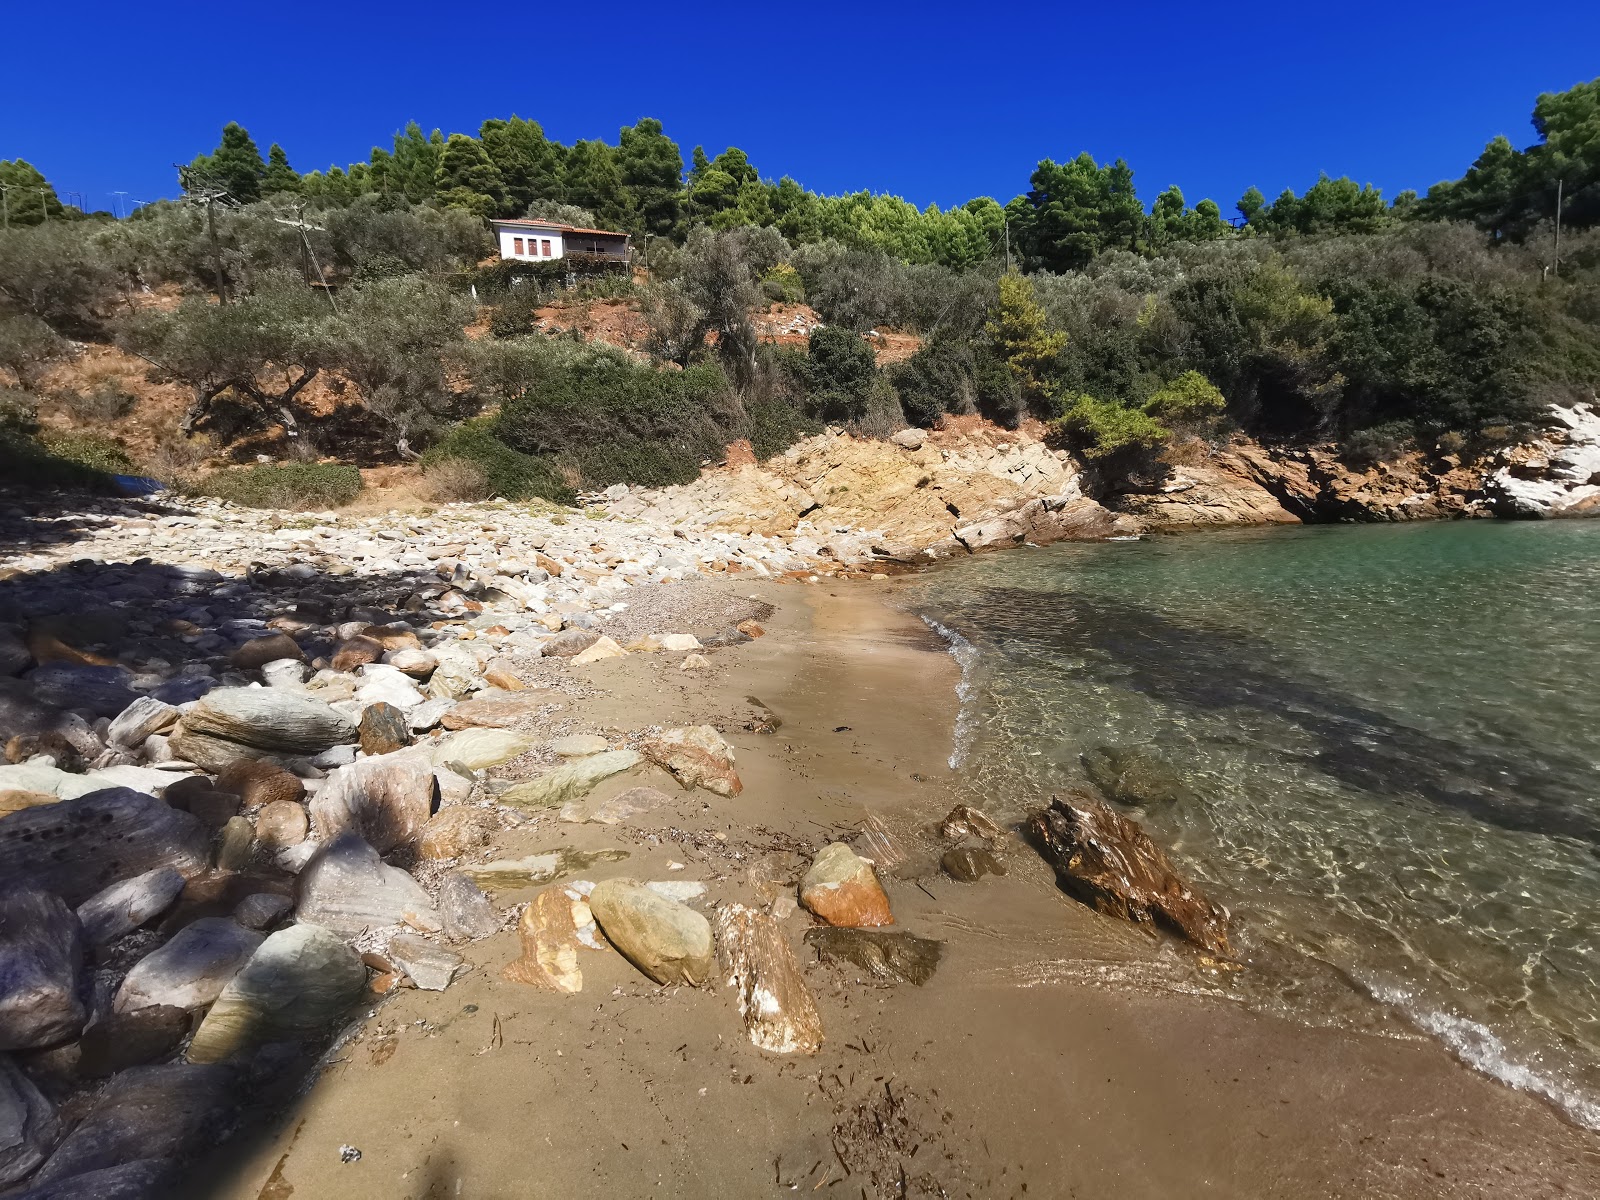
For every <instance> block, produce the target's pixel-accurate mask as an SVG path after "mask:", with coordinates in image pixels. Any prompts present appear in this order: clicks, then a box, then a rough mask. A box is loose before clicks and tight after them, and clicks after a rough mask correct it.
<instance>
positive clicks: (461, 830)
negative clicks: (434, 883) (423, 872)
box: [417, 804, 498, 861]
mask: <svg viewBox="0 0 1600 1200" xmlns="http://www.w3.org/2000/svg"><path fill="white" fill-rule="evenodd" d="M497 826H498V822H497V821H496V820H495V816H494V813H492V812H490V811H489V810H488V809H484V808H473V807H471V806H469V805H464V804H463V805H457V806H456V807H454V808H441V809H440V810H439V811H438V812H436V813H434V814H433V816H431V817H429V818H428V822H427V824H425V825H424V826H423V827H422V830H421V832H420V833H419V834H418V835H417V857H418V858H420V859H423V860H425V861H438V860H441V859H447V858H461V857H462V856H463V855H466V854H470V853H472V852H473V851H474V850H477V849H479V848H480V847H482V846H484V845H486V844H488V841H489V836H490V835H491V834H492V833H493V832H494V830H495V829H496V828H497Z"/></svg>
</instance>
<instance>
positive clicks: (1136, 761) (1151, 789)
mask: <svg viewBox="0 0 1600 1200" xmlns="http://www.w3.org/2000/svg"><path fill="white" fill-rule="evenodd" d="M1079 757H1080V761H1081V762H1082V763H1083V769H1084V771H1086V772H1087V773H1088V776H1089V781H1090V782H1091V783H1093V784H1094V786H1095V787H1096V788H1098V789H1099V790H1100V794H1101V795H1102V796H1104V797H1105V798H1106V799H1107V800H1111V801H1114V802H1116V803H1117V804H1125V805H1128V806H1129V807H1131V808H1140V807H1145V808H1148V807H1150V806H1153V805H1160V804H1178V803H1180V802H1182V801H1186V800H1192V799H1194V792H1193V791H1191V790H1190V788H1189V785H1188V784H1186V783H1184V782H1183V780H1182V778H1181V777H1180V776H1179V775H1178V773H1177V772H1176V771H1175V770H1173V769H1172V767H1170V766H1169V765H1168V764H1167V763H1166V762H1165V761H1163V759H1162V758H1161V756H1160V755H1159V754H1157V753H1156V752H1155V751H1153V750H1151V749H1149V748H1148V747H1145V746H1099V747H1097V748H1095V749H1093V750H1089V751H1086V752H1085V753H1083V754H1082V755H1080V756H1079Z"/></svg>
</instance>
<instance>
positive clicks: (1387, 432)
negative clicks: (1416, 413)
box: [1339, 421, 1465, 469]
mask: <svg viewBox="0 0 1600 1200" xmlns="http://www.w3.org/2000/svg"><path fill="white" fill-rule="evenodd" d="M1415 440H1416V428H1415V427H1414V426H1413V425H1412V424H1411V422H1410V421H1386V422H1384V423H1383V424H1382V425H1374V426H1371V427H1370V428H1368V429H1357V430H1354V431H1353V432H1351V433H1350V434H1349V435H1348V436H1346V437H1345V439H1344V441H1342V442H1341V443H1340V444H1339V457H1340V458H1341V459H1343V460H1344V461H1345V462H1346V463H1348V464H1349V465H1350V466H1352V467H1359V468H1362V469H1366V468H1369V467H1375V466H1377V465H1378V464H1379V463H1381V462H1389V461H1391V460H1393V459H1396V458H1399V457H1400V455H1401V454H1403V453H1404V452H1405V451H1406V450H1407V449H1408V448H1410V447H1411V446H1412V445H1413V444H1414V442H1415ZM1455 441H1456V444H1457V445H1458V447H1459V445H1460V444H1462V443H1464V442H1465V439H1464V438H1461V437H1460V436H1459V435H1456V437H1455Z"/></svg>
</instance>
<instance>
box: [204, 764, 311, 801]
mask: <svg viewBox="0 0 1600 1200" xmlns="http://www.w3.org/2000/svg"><path fill="white" fill-rule="evenodd" d="M216 786H217V789H218V790H219V791H224V792H232V793H233V794H234V795H236V796H238V797H239V799H240V800H241V801H243V803H244V807H246V808H261V807H263V806H265V805H268V804H278V803H284V802H288V803H294V804H298V803H299V802H300V801H302V800H304V799H305V798H306V785H305V784H303V783H301V782H300V779H299V777H298V776H297V775H295V774H294V773H293V772H292V771H290V770H288V769H287V768H285V767H280V766H279V765H278V764H277V763H273V762H267V761H266V760H264V759H257V758H241V759H236V760H235V761H233V762H231V763H229V764H228V765H227V766H226V767H225V768H223V770H222V773H221V774H219V775H218V776H217V784H216Z"/></svg>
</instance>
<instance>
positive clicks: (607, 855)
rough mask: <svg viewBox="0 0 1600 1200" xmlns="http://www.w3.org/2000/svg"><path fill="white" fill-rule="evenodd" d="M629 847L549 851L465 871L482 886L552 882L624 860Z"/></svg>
mask: <svg viewBox="0 0 1600 1200" xmlns="http://www.w3.org/2000/svg"><path fill="white" fill-rule="evenodd" d="M627 857H628V852H627V851H626V850H573V849H570V848H568V847H563V848H562V849H560V850H546V851H544V852H543V853H541V854H530V855H528V856H527V857H526V858H501V859H496V860H495V861H494V862H487V863H478V864H475V865H473V866H466V867H462V868H461V873H462V874H463V875H466V876H467V877H468V878H470V879H472V880H473V881H474V882H475V883H477V884H478V885H479V886H480V887H493V888H519V887H532V886H534V885H536V884H540V883H549V882H550V881H551V880H552V879H560V878H561V877H562V876H563V875H570V874H572V872H574V871H584V870H587V869H588V868H589V867H592V866H594V864H595V863H600V862H621V861H622V860H623V859H625V858H627Z"/></svg>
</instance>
